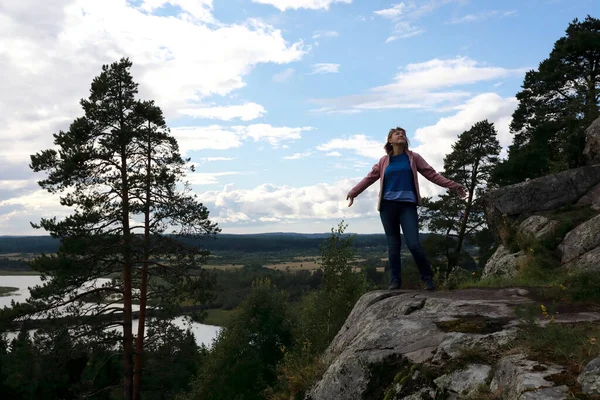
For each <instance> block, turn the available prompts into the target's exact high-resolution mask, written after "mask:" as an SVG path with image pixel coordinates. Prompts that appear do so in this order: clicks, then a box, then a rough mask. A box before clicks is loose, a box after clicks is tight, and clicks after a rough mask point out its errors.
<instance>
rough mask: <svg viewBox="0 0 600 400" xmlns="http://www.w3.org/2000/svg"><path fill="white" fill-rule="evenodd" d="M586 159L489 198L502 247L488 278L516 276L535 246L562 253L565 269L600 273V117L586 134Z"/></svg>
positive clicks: (489, 210)
mask: <svg viewBox="0 0 600 400" xmlns="http://www.w3.org/2000/svg"><path fill="white" fill-rule="evenodd" d="M585 157H586V160H587V164H588V166H586V167H581V168H575V169H570V170H567V171H563V172H560V173H557V174H553V175H548V176H543V177H541V178H537V179H532V180H528V181H526V182H521V183H519V184H516V185H511V186H506V187H503V188H500V189H498V190H494V191H490V192H488V193H486V194H485V196H484V197H483V202H484V207H485V214H486V218H487V222H488V226H490V227H491V228H492V231H493V233H494V235H495V237H496V240H497V242H498V243H501V245H500V246H499V247H498V248H497V250H496V252H495V253H494V255H493V256H492V257H491V258H490V259H489V260H488V262H487V263H486V266H485V269H484V272H483V276H484V277H490V276H508V277H514V276H515V275H517V274H518V272H519V268H520V267H521V265H527V262H528V261H527V258H526V254H527V253H528V252H529V251H531V250H532V249H533V247H531V246H530V245H531V244H532V243H534V242H537V243H543V244H544V247H545V248H546V249H547V250H549V251H552V252H554V251H555V250H558V252H559V253H560V260H557V263H558V264H561V265H563V267H564V269H566V270H571V271H574V270H579V271H593V270H594V271H595V270H598V271H600V118H598V119H596V120H595V121H594V123H593V124H592V125H591V126H590V127H589V128H588V129H587V130H586V146H585ZM573 213H574V214H573ZM582 217H583V218H582ZM586 220H587V221H586ZM557 246H558V247H557Z"/></svg>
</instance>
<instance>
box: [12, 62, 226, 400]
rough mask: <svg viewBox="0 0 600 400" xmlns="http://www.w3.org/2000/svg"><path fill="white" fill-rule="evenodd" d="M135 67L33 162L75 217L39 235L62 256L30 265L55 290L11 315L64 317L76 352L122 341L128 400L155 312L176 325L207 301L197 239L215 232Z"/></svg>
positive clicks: (108, 75)
mask: <svg viewBox="0 0 600 400" xmlns="http://www.w3.org/2000/svg"><path fill="white" fill-rule="evenodd" d="M131 66H132V63H131V62H130V61H129V60H128V59H125V58H124V59H121V60H120V61H119V62H115V63H113V64H111V65H110V66H109V65H104V66H103V67H102V72H101V74H100V75H99V76H98V77H96V78H95V79H94V80H93V82H92V85H91V89H90V96H89V98H88V99H83V100H81V106H82V108H83V110H84V116H82V117H80V118H77V119H76V120H75V121H74V122H73V123H72V124H71V125H70V127H69V130H68V131H66V132H63V131H60V132H59V133H58V134H55V135H54V144H55V145H56V146H57V147H58V149H49V150H44V151H42V152H39V153H37V154H35V155H32V156H31V160H32V162H31V168H32V169H33V170H34V171H35V172H46V173H47V177H46V179H44V180H42V181H40V182H39V184H40V186H41V187H42V188H44V189H46V190H48V191H49V192H50V193H53V194H59V195H60V201H61V204H62V205H64V206H67V207H70V208H71V209H72V213H71V214H70V215H68V216H67V217H65V218H64V219H62V220H58V219H57V218H56V217H53V218H43V219H42V220H41V221H40V223H39V224H32V225H33V226H34V227H36V228H43V229H45V230H46V231H48V232H49V233H50V234H51V235H52V236H53V237H55V238H59V239H61V247H60V250H59V251H58V253H57V254H56V255H50V256H42V257H40V258H39V259H37V260H36V261H35V262H34V263H33V267H34V268H35V269H37V270H39V271H40V272H42V273H43V274H44V279H46V278H49V279H47V280H46V281H45V283H44V284H43V285H42V286H39V287H36V288H34V290H33V291H32V299H31V300H30V301H28V303H27V304H24V305H22V306H20V307H17V308H16V309H15V310H14V311H13V313H17V314H18V313H20V314H21V315H23V314H32V313H40V312H42V315H45V316H47V317H64V316H65V315H68V316H69V319H68V320H64V319H63V320H62V321H63V322H65V321H66V322H67V323H69V324H71V328H72V332H73V338H74V339H75V340H82V341H88V342H96V343H97V342H102V343H106V342H115V343H116V341H120V342H121V344H122V351H123V370H124V379H123V383H124V388H123V390H124V399H132V398H135V399H139V398H140V393H141V374H142V353H143V348H144V337H145V323H146V318H147V316H148V311H151V310H152V311H153V315H155V316H156V318H159V317H160V318H166V319H168V318H171V317H172V316H174V315H176V313H177V310H178V307H179V305H180V304H181V303H182V302H183V300H189V299H192V300H196V301H200V302H202V301H205V300H206V298H207V295H206V293H207V292H206V290H205V289H206V288H207V287H208V285H209V284H210V280H209V279H208V277H207V275H206V274H205V273H204V272H203V271H202V269H201V268H200V266H201V264H202V263H203V262H204V260H205V259H206V257H207V255H208V252H206V251H204V250H202V249H201V248H200V247H199V246H198V245H197V239H198V238H200V237H202V236H211V235H214V234H216V233H217V232H218V231H219V229H218V228H217V226H216V224H214V223H212V222H210V221H209V220H208V214H209V213H208V210H207V208H206V207H205V206H204V205H203V204H202V203H200V202H199V201H198V200H197V199H196V197H195V196H194V195H192V194H191V193H190V190H189V187H188V186H187V185H186V184H185V183H184V182H183V181H182V179H183V177H184V174H185V170H186V168H185V166H186V163H187V162H188V161H189V160H184V159H182V157H181V155H180V154H179V149H178V146H177V142H176V140H175V139H174V138H173V137H172V136H171V135H170V133H169V131H168V128H167V127H166V125H165V121H164V118H163V116H162V112H161V110H160V108H159V107H157V106H156V105H155V104H154V103H153V102H147V101H146V102H144V101H140V100H137V99H136V94H137V87H138V84H137V83H135V82H134V81H133V78H132V76H131V74H130V68H131ZM104 278H109V279H104ZM134 302H139V305H140V310H139V324H138V332H137V337H134V334H133V329H132V325H133V321H134V313H133V303H134ZM114 327H121V328H122V333H120V332H118V331H114V330H111V329H110V328H114ZM134 342H135V344H134Z"/></svg>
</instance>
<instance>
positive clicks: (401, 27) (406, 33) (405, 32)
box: [385, 22, 425, 43]
mask: <svg viewBox="0 0 600 400" xmlns="http://www.w3.org/2000/svg"><path fill="white" fill-rule="evenodd" d="M423 32H425V30H424V29H422V28H417V27H414V26H412V25H411V24H410V23H409V22H398V23H397V24H396V25H395V26H394V34H393V35H392V36H389V37H388V38H387V39H386V40H385V42H386V43H391V42H393V41H395V40H397V39H406V38H409V37H412V36H417V35H420V34H421V33H423Z"/></svg>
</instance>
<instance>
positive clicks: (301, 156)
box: [283, 151, 312, 160]
mask: <svg viewBox="0 0 600 400" xmlns="http://www.w3.org/2000/svg"><path fill="white" fill-rule="evenodd" d="M311 154H312V152H310V151H307V152H304V153H294V154H292V155H291V156H285V157H283V158H284V160H298V159H300V158H306V157H308V156H310V155H311Z"/></svg>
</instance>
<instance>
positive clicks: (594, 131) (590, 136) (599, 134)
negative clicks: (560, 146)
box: [583, 117, 600, 165]
mask: <svg viewBox="0 0 600 400" xmlns="http://www.w3.org/2000/svg"><path fill="white" fill-rule="evenodd" d="M583 155H584V156H585V159H586V163H587V164H588V165H597V164H600V117H599V118H596V120H595V121H594V122H592V124H591V125H590V126H589V127H588V128H587V129H586V130H585V148H584V149H583Z"/></svg>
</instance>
